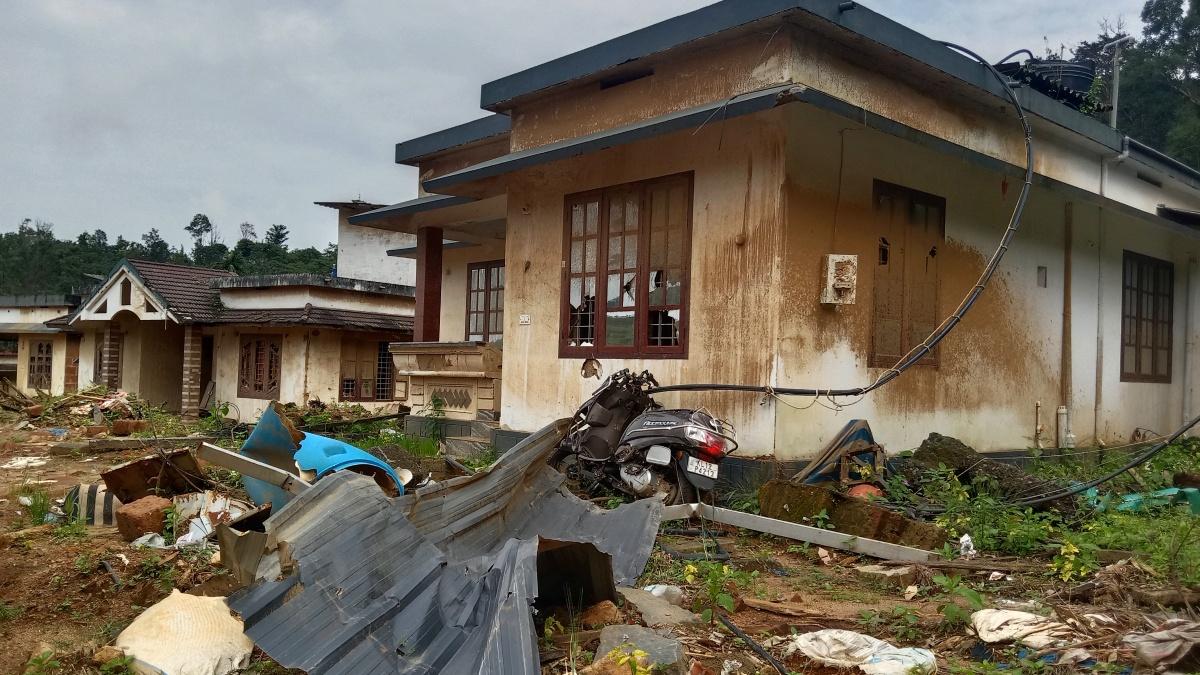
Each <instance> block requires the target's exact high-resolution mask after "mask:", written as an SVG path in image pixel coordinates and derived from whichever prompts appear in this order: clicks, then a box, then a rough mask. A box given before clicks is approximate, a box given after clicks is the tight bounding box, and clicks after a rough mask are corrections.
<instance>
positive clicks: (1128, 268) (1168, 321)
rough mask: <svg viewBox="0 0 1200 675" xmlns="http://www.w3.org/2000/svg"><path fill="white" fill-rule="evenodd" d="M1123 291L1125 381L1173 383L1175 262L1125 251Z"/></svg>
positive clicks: (1122, 364) (1122, 323) (1122, 353)
mask: <svg viewBox="0 0 1200 675" xmlns="http://www.w3.org/2000/svg"><path fill="white" fill-rule="evenodd" d="M1122 279H1123V282H1122V284H1121V286H1122V293H1121V380H1122V381H1124V382H1170V381H1171V351H1172V335H1171V332H1172V326H1173V319H1174V316H1173V313H1174V302H1175V265H1174V264H1173V263H1171V262H1170V261H1167V260H1159V259H1158V258H1151V257H1150V256H1146V255H1141V254H1140V253H1134V252H1132V251H1125V256H1124V272H1123V274H1122Z"/></svg>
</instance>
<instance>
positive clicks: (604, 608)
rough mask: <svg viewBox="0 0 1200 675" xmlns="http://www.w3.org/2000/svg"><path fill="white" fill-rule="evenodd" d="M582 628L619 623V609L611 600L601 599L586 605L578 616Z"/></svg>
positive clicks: (601, 626)
mask: <svg viewBox="0 0 1200 675" xmlns="http://www.w3.org/2000/svg"><path fill="white" fill-rule="evenodd" d="M579 621H580V623H582V624H583V627H584V628H603V627H604V626H609V625H612V624H614V623H621V610H619V609H617V606H616V605H615V604H614V603H613V601H612V600H602V601H600V602H597V603H596V604H594V605H592V606H591V607H588V608H587V609H586V610H585V611H584V612H583V615H582V616H580V617H579Z"/></svg>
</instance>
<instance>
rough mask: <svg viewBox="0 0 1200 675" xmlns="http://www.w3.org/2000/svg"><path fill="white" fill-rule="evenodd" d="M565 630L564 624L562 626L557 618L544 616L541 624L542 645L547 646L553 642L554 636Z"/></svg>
mask: <svg viewBox="0 0 1200 675" xmlns="http://www.w3.org/2000/svg"><path fill="white" fill-rule="evenodd" d="M566 630H567V629H566V626H563V625H562V622H561V621H559V620H558V619H556V618H554V617H552V616H548V617H546V621H545V623H543V624H542V645H543V646H546V647H549V646H550V645H551V644H553V643H554V636H555V635H556V634H559V633H563V632H565V631H566Z"/></svg>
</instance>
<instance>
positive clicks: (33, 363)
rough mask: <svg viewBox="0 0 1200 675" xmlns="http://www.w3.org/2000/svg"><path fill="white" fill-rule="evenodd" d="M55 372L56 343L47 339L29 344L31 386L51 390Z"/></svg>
mask: <svg viewBox="0 0 1200 675" xmlns="http://www.w3.org/2000/svg"><path fill="white" fill-rule="evenodd" d="M53 373H54V343H53V342H50V341H46V340H39V341H36V342H32V343H30V345H29V387H30V388H31V389H40V390H42V391H50V382H51V381H52V380H51V377H52V375H53Z"/></svg>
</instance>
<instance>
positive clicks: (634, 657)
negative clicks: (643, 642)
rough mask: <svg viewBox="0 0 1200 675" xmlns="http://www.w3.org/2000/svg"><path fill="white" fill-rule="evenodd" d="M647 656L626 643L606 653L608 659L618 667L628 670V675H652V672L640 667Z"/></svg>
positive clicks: (649, 669)
mask: <svg viewBox="0 0 1200 675" xmlns="http://www.w3.org/2000/svg"><path fill="white" fill-rule="evenodd" d="M649 656H650V655H649V654H647V653H646V652H644V651H642V650H641V649H638V648H637V647H635V646H633V645H631V644H629V643H628V642H626V643H624V644H622V645H621V646H619V647H616V648H614V649H613V650H612V651H611V652H609V653H608V657H609V658H611V659H612V660H613V661H615V662H616V664H617V665H618V666H624V667H627V668H629V675H652V674H653V672H654V670H653V669H652V668H648V667H646V666H643V665H642V662H643V661H644V660H645V659H647V658H648V657H649Z"/></svg>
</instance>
